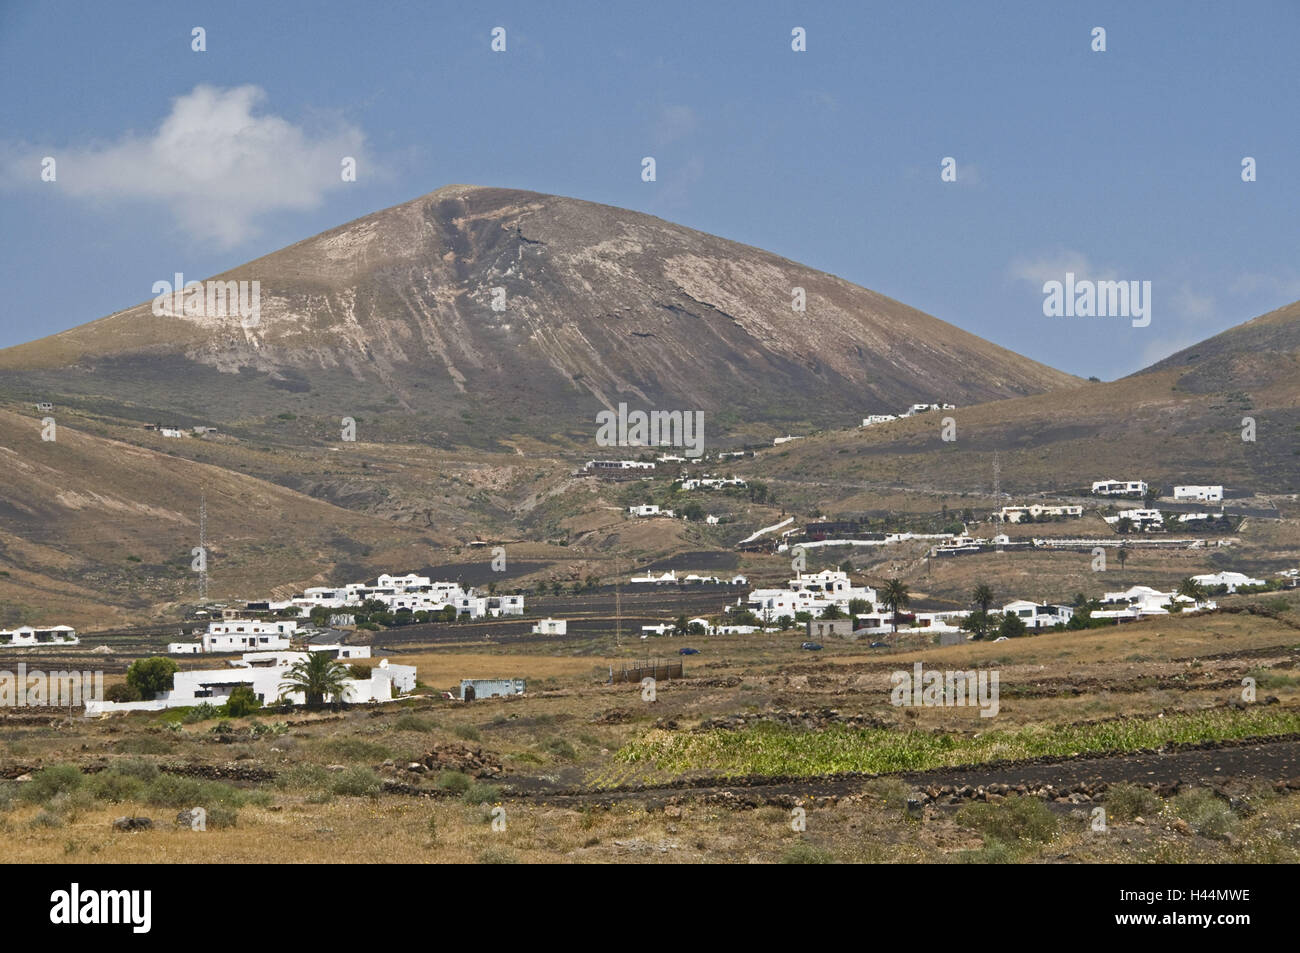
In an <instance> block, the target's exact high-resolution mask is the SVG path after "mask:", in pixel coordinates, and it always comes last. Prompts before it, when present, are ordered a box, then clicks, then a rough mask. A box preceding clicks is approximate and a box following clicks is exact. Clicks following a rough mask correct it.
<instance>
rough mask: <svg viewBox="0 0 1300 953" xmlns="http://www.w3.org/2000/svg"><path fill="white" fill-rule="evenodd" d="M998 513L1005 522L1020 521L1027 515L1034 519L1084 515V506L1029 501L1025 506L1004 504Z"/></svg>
mask: <svg viewBox="0 0 1300 953" xmlns="http://www.w3.org/2000/svg"><path fill="white" fill-rule="evenodd" d="M998 515H999V517H1000V518H1001V519H1002V521H1003V522H1004V523H1019V522H1020V521H1021V520H1022V519H1024V518H1025V517H1026V516H1031V517H1033V518H1034V519H1040V518H1041V517H1044V516H1064V517H1068V518H1074V517H1079V516H1082V515H1083V507H1082V506H1076V505H1073V504H1070V503H1061V504H1052V503H1029V504H1026V505H1024V506H1004V507H1002V510H1001V512H1000V513H999V514H998Z"/></svg>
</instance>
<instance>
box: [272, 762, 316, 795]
mask: <svg viewBox="0 0 1300 953" xmlns="http://www.w3.org/2000/svg"><path fill="white" fill-rule="evenodd" d="M329 774H330V773H329V772H328V771H327V770H325V768H324V767H322V766H321V765H319V764H312V763H310V762H301V763H298V764H293V765H290V766H289V767H287V768H285V769H284V770H283V771H281V772H280V773H279V774H277V775H276V777H275V786H276V787H277V788H279V789H280V790H282V791H284V790H287V789H298V790H300V789H303V788H319V787H322V786H323V785H325V784H327V783H328V782H329Z"/></svg>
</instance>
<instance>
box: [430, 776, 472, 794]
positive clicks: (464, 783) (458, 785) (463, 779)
mask: <svg viewBox="0 0 1300 953" xmlns="http://www.w3.org/2000/svg"><path fill="white" fill-rule="evenodd" d="M473 783H474V779H473V778H471V777H470V776H469V775H468V774H462V773H461V772H459V771H439V772H438V787H440V788H442V789H443V790H444V791H450V792H451V793H452V794H464V793H465V792H466V791H468V790H469V789H470V785H472V784H473Z"/></svg>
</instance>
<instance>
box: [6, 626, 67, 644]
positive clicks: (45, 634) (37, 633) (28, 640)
mask: <svg viewBox="0 0 1300 953" xmlns="http://www.w3.org/2000/svg"><path fill="white" fill-rule="evenodd" d="M80 641H81V640H80V639H78V638H77V630H76V629H74V628H73V627H72V626H70V625H46V626H31V625H20V626H19V627H18V628H16V629H0V648H6V649H10V648H23V647H25V646H36V645H41V646H49V645H77V644H78V643H79V642H80Z"/></svg>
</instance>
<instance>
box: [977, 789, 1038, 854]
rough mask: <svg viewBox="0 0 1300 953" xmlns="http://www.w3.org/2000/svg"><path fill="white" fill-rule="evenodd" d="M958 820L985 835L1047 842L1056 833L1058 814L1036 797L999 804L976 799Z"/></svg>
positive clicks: (1012, 841)
mask: <svg viewBox="0 0 1300 953" xmlns="http://www.w3.org/2000/svg"><path fill="white" fill-rule="evenodd" d="M957 823H958V824H961V825H962V826H963V827H970V828H973V829H974V830H977V831H979V832H980V833H981V834H982V835H984V837H986V838H993V839H994V840H999V841H1002V842H1003V843H1005V844H1009V845H1014V844H1016V843H1017V842H1019V841H1038V842H1041V843H1046V842H1048V841H1050V840H1051V839H1052V838H1053V837H1055V836H1056V824H1057V821H1056V815H1055V814H1053V813H1052V812H1051V810H1050V809H1049V808H1048V806H1047V805H1046V804H1044V803H1043V802H1042V801H1040V800H1039V799H1038V798H1036V797H1015V798H1010V799H1008V800H1006V801H1003V802H1001V803H999V804H986V803H984V802H981V801H976V802H974V803H972V804H967V805H965V806H964V807H963V808H962V809H961V810H959V811H958V812H957Z"/></svg>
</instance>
